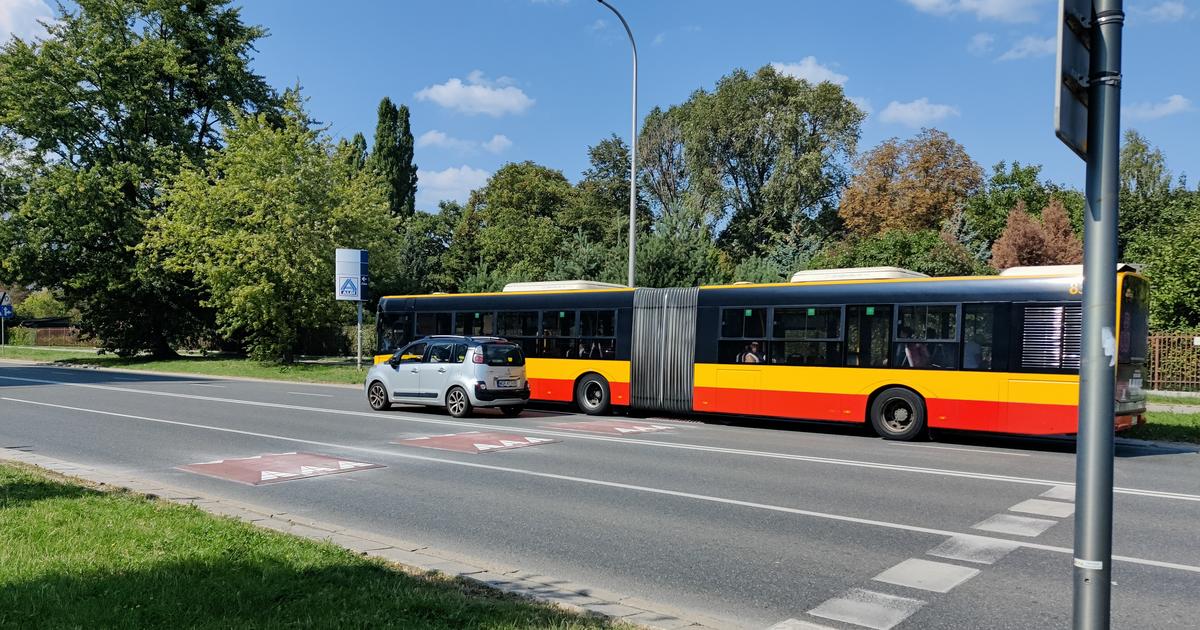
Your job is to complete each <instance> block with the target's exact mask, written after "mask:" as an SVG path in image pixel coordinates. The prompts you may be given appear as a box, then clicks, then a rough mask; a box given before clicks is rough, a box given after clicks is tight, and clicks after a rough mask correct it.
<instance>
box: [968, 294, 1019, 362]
mask: <svg viewBox="0 0 1200 630" xmlns="http://www.w3.org/2000/svg"><path fill="white" fill-rule="evenodd" d="M1007 323H1008V310H1007V308H1005V305H1002V304H964V305H963V346H962V353H963V355H962V369H964V370H993V371H1004V370H1007V369H1008V356H1007V352H1006V350H1005V348H1004V344H1003V343H1001V344H1000V345H999V346H997V344H996V340H997V339H999V340H1001V342H1003V341H1004V340H1005V339H1008V325H1007Z"/></svg>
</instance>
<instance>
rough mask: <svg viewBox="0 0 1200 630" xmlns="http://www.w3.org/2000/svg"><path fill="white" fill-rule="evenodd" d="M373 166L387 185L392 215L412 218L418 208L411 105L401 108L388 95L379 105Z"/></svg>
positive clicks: (372, 154)
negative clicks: (409, 114)
mask: <svg viewBox="0 0 1200 630" xmlns="http://www.w3.org/2000/svg"><path fill="white" fill-rule="evenodd" d="M371 165H372V166H373V167H374V169H375V171H376V172H377V173H379V176H380V177H382V178H383V181H384V183H385V184H386V186H387V195H388V208H389V209H390V210H391V213H392V216H394V217H407V216H411V215H412V213H413V212H414V211H415V210H416V207H417V206H416V203H417V202H416V195H417V167H416V165H415V164H413V135H412V126H411V124H410V122H409V116H408V106H407V105H400V106H399V107H397V106H396V104H395V103H393V102H392V99H390V98H388V97H386V96H385V97H383V100H381V101H380V102H379V120H378V122H377V123H376V125H375V144H374V145H373V146H372V147H371Z"/></svg>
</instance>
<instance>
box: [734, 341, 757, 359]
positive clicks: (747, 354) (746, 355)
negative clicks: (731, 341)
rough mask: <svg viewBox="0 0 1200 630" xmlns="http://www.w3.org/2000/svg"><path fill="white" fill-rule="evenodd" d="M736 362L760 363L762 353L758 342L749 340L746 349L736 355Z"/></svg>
mask: <svg viewBox="0 0 1200 630" xmlns="http://www.w3.org/2000/svg"><path fill="white" fill-rule="evenodd" d="M737 362H738V363H762V362H763V355H762V353H761V352H760V351H759V347H758V342H757V341H751V342H750V343H748V344H746V349H745V350H743V351H742V353H741V354H739V355H738V359H737Z"/></svg>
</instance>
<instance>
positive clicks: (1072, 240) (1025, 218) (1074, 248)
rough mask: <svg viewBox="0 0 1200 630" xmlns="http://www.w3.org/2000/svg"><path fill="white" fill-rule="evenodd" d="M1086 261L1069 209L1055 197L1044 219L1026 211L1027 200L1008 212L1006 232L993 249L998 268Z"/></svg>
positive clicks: (993, 258) (1071, 263)
mask: <svg viewBox="0 0 1200 630" xmlns="http://www.w3.org/2000/svg"><path fill="white" fill-rule="evenodd" d="M1082 262H1083V243H1081V242H1080V241H1079V238H1078V237H1076V236H1075V230H1074V229H1073V228H1072V227H1071V220H1070V218H1069V217H1068V216H1067V210H1066V208H1064V207H1063V205H1062V203H1061V202H1060V201H1058V200H1053V201H1051V202H1050V205H1048V206H1046V209H1045V210H1043V211H1042V217H1041V220H1039V219H1038V218H1037V217H1034V216H1032V215H1030V214H1029V212H1027V211H1026V210H1025V202H1024V201H1017V207H1016V208H1013V211H1012V212H1010V213H1009V215H1008V223H1007V224H1006V225H1005V227H1004V233H1003V234H1001V235H1000V238H999V239H997V240H996V244H995V245H994V246H993V248H992V266H994V267H995V268H996V269H1008V268H1010V267H1028V266H1036V265H1076V264H1079V263H1082Z"/></svg>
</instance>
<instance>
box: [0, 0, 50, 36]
mask: <svg viewBox="0 0 1200 630" xmlns="http://www.w3.org/2000/svg"><path fill="white" fill-rule="evenodd" d="M53 17H54V11H51V10H50V7H49V6H47V5H46V3H45V2H43V1H42V0H0V43H3V42H7V41H8V40H9V38H11V37H13V36H14V35H15V36H17V37H20V38H21V39H25V40H29V39H33V38H35V37H42V36H44V35H45V34H46V29H44V28H42V25H41V24H39V23H38V20H41V21H43V22H48V21H51V20H52V19H53Z"/></svg>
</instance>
